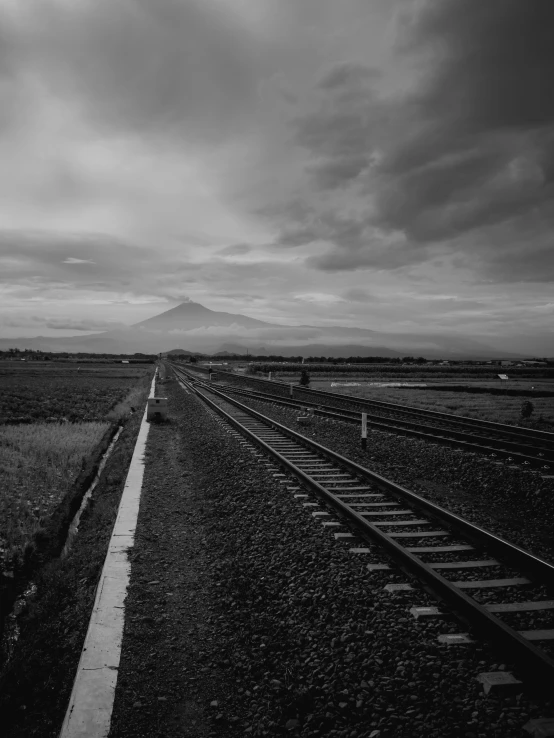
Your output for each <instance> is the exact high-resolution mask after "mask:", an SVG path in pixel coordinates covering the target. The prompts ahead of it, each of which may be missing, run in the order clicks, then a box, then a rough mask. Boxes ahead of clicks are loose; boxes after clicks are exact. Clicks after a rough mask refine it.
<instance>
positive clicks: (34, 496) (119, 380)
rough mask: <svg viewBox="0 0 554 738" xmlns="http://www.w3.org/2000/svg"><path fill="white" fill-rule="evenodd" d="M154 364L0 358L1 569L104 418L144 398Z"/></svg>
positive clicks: (75, 469) (100, 433) (28, 538)
mask: <svg viewBox="0 0 554 738" xmlns="http://www.w3.org/2000/svg"><path fill="white" fill-rule="evenodd" d="M153 370H154V367H153V366H152V365H150V366H147V367H132V368H131V367H121V366H117V365H115V366H114V365H105V366H100V367H95V368H94V369H91V368H88V367H87V368H86V369H79V367H78V366H68V365H67V364H64V365H60V366H52V365H50V364H48V365H46V366H40V365H39V366H37V365H36V364H35V365H33V366H28V367H27V366H26V367H21V365H20V364H15V363H14V364H7V363H6V364H3V365H2V366H0V386H1V390H0V571H5V570H6V569H8V570H9V569H11V568H13V567H14V565H15V566H17V565H18V563H21V560H22V557H23V555H24V552H25V548H26V547H27V546H28V545H29V544H30V543H31V542H32V540H33V538H34V537H35V536H36V534H37V533H39V532H40V531H41V529H43V528H44V527H45V525H46V524H47V522H48V520H49V519H50V517H51V515H52V514H53V512H54V511H55V510H56V509H57V508H58V507H59V505H60V504H62V503H63V501H64V499H65V498H66V496H67V495H68V494H69V493H71V491H72V490H73V487H74V484H75V481H76V480H77V478H78V476H79V474H80V472H81V470H82V469H83V468H84V466H86V464H87V461H88V460H90V458H91V456H92V455H93V454H94V452H95V450H96V449H97V447H98V445H99V443H100V441H101V439H102V438H103V437H104V435H105V434H106V432H107V431H108V429H109V428H110V426H111V425H112V424H114V423H117V422H121V421H122V420H123V419H124V418H125V417H126V416H128V415H129V412H130V410H131V407H136V408H137V409H138V408H139V407H140V408H142V407H143V406H144V402H145V400H146V397H147V395H148V387H149V383H150V379H151V376H152V373H153Z"/></svg>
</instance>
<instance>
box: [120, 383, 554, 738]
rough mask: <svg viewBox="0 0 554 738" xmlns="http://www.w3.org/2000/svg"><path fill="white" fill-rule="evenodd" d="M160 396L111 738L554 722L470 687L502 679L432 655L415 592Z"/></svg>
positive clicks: (361, 735) (217, 428) (195, 410)
mask: <svg viewBox="0 0 554 738" xmlns="http://www.w3.org/2000/svg"><path fill="white" fill-rule="evenodd" d="M167 395H168V396H169V398H170V408H171V410H170V422H169V423H168V424H167V425H160V426H153V427H152V431H151V434H150V437H149V448H148V454H147V463H146V473H145V481H144V487H143V496H142V504H141V511H140V514H139V524H138V528H137V538H136V542H135V549H134V553H133V564H132V574H131V587H130V590H129V596H128V599H127V604H126V607H127V621H126V628H125V635H124V642H123V653H122V660H121V665H120V676H119V681H118V688H117V693H116V702H115V706H114V714H113V721H112V731H111V733H110V738H123V737H124V736H133V738H136V737H140V736H149V738H150V737H151V738H155V737H158V736H159V737H160V738H161V736H164V738H177V736H180V737H181V736H184V735H186V736H190V737H191V738H196V737H197V736H202V737H203V736H221V737H223V736H225V738H227V737H229V738H232V736H235V735H237V736H238V735H241V736H243V735H252V736H282V735H301V736H327V735H330V736H339V737H341V738H370V737H372V738H387V737H390V738H392V737H393V736H394V738H404V737H405V738H408V737H410V738H412V737H413V738H419V736H422V737H423V736H426V737H427V736H431V737H432V738H450V737H452V738H454V736H455V737H456V738H459V737H460V736H462V737H466V738H481V737H482V738H485V737H486V738H490V736H498V738H500V736H502V737H503V738H504V737H508V738H509V737H510V736H513V737H514V738H515V737H516V736H521V726H522V725H523V724H524V723H525V722H526V721H527V720H528V719H529V718H531V717H538V716H540V715H545V714H549V710H552V709H554V705H549V704H545V703H544V702H539V701H538V700H537V701H536V702H534V701H533V698H532V695H529V694H523V695H520V696H518V697H499V696H495V695H489V696H487V697H485V696H484V695H483V693H482V689H481V687H480V685H479V684H478V683H477V682H476V676H477V674H478V673H480V672H483V671H485V672H486V671H494V670H496V669H497V668H499V667H500V668H507V669H509V668H510V664H509V663H507V664H505V665H504V666H502V665H500V664H499V662H498V655H497V654H493V652H491V651H490V650H489V648H488V647H487V646H486V645H484V644H480V643H477V644H471V646H470V647H469V648H466V647H461V650H459V651H458V650H456V651H455V655H453V652H452V650H451V649H450V648H447V647H442V646H440V645H438V644H437V640H436V636H437V629H439V628H440V629H441V632H442V631H443V630H444V627H445V626H444V623H441V624H439V623H437V622H436V621H435V622H422V621H415V620H414V619H413V618H412V617H411V616H410V614H409V608H410V606H411V605H413V604H414V597H417V604H419V605H426V604H429V605H432V604H434V602H433V601H432V600H431V599H430V598H428V596H427V595H426V594H425V593H424V592H423V591H422V590H419V591H416V592H414V590H411V591H408V592H399V593H397V594H394V595H393V594H390V593H388V592H386V591H385V590H384V585H385V584H387V583H400V582H402V581H404V578H403V576H402V575H401V574H400V573H398V572H378V571H377V572H369V571H368V570H367V568H366V565H365V563H364V556H363V555H361V556H359V555H355V554H352V553H350V552H349V544H348V543H344V542H343V543H341V542H339V541H335V540H334V537H333V535H332V534H331V532H330V531H328V530H325V529H324V528H323V527H322V525H321V523H320V522H318V521H317V520H315V519H313V518H312V517H311V515H310V514H309V512H308V511H307V510H306V509H305V508H303V507H302V505H301V504H300V503H299V501H298V500H296V499H295V498H294V496H293V493H292V492H291V491H290V490H288V489H287V485H284V484H280V483H278V482H277V481H276V479H275V478H274V476H273V472H272V470H271V467H266V465H265V464H261V463H260V462H259V460H257V459H256V458H255V457H254V455H253V454H252V452H251V451H249V450H248V448H247V447H246V445H245V444H244V443H243V442H242V443H241V442H240V440H239V439H237V438H236V437H235V436H233V435H232V434H231V433H229V432H227V431H226V430H225V428H224V427H223V426H222V424H221V423H220V422H219V421H218V420H217V419H216V418H215V416H213V415H211V414H209V413H207V411H206V410H204V409H203V408H202V406H201V405H200V401H199V400H198V399H197V398H195V397H194V396H193V395H191V394H185V393H184V392H183V391H182V390H181V389H180V388H179V387H178V385H177V384H176V383H169V384H168V385H167ZM266 412H267V410H266ZM457 630H459V626H457V624H456V623H453V624H452V632H456V631H457Z"/></svg>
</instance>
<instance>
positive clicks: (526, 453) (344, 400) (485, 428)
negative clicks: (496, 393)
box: [196, 372, 554, 474]
mask: <svg viewBox="0 0 554 738" xmlns="http://www.w3.org/2000/svg"><path fill="white" fill-rule="evenodd" d="M219 374H221V375H225V374H226V373H224V372H218V375H219ZM228 376H234V375H228ZM196 378H197V377H196ZM253 381H254V382H255V383H256V382H263V383H264V386H267V389H268V390H272V391H267V392H261V391H258V390H248V389H245V388H242V387H237V386H236V385H233V384H226V385H224V386H225V390H226V391H229V392H233V393H235V394H242V395H243V396H245V397H246V396H250V397H252V399H257V400H261V401H264V402H275V403H278V404H280V405H282V406H284V407H290V408H298V409H300V408H302V407H310V408H313V409H314V413H315V415H319V416H322V417H328V418H331V419H333V420H339V421H342V422H345V423H357V424H360V422H361V414H362V412H366V414H367V423H368V426H371V427H373V428H375V429H377V430H384V431H388V432H392V433H401V434H403V435H406V436H412V437H415V438H420V439H422V440H426V441H433V442H435V443H440V444H444V445H448V446H455V447H458V448H463V449H465V450H467V451H472V452H477V453H483V454H486V455H487V456H489V457H491V458H493V459H495V458H497V459H499V460H500V459H504V460H506V461H508V462H511V463H513V464H521V465H522V466H527V467H532V468H534V469H540V470H541V471H543V472H544V473H545V474H549V473H550V472H551V471H552V470H553V469H554V434H553V433H546V432H543V431H535V430H532V429H531V430H528V429H525V428H517V427H514V426H506V425H502V424H500V423H490V422H489V421H481V420H476V419H475V420H474V419H472V418H462V417H459V416H456V415H448V414H446V413H435V412H433V411H428V410H419V409H418V408H410V407H407V406H401V405H393V404H392V403H381V402H378V401H373V400H363V399H359V398H355V397H347V396H345V395H342V394H338V393H333V392H322V391H320V390H307V389H305V388H301V387H294V388H293V393H294V397H292V398H291V397H290V396H289V397H284V396H283V394H282V393H283V392H286V391H288V392H289V394H290V388H289V387H285V386H284V385H282V384H278V383H275V382H269V381H267V380H260V379H255V380H253ZM278 392H280V393H281V394H278ZM295 398H296V399H295ZM349 408H356V409H349ZM391 408H392V411H391ZM375 409H378V410H379V413H375V412H374V411H375ZM372 410H373V412H371V411H372ZM387 413H388V414H387Z"/></svg>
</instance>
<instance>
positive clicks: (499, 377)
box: [496, 374, 508, 382]
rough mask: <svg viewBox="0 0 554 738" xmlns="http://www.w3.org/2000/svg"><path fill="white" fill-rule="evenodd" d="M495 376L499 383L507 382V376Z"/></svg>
mask: <svg viewBox="0 0 554 738" xmlns="http://www.w3.org/2000/svg"><path fill="white" fill-rule="evenodd" d="M496 376H497V377H498V379H499V380H500V381H501V382H507V381H508V375H507V374H497V375H496Z"/></svg>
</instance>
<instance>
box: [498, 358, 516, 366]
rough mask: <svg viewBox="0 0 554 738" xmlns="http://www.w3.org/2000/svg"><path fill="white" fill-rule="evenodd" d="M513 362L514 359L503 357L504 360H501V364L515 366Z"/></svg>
mask: <svg viewBox="0 0 554 738" xmlns="http://www.w3.org/2000/svg"><path fill="white" fill-rule="evenodd" d="M513 363H514V362H513V361H508V360H506V359H502V361H501V362H500V366H513Z"/></svg>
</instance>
